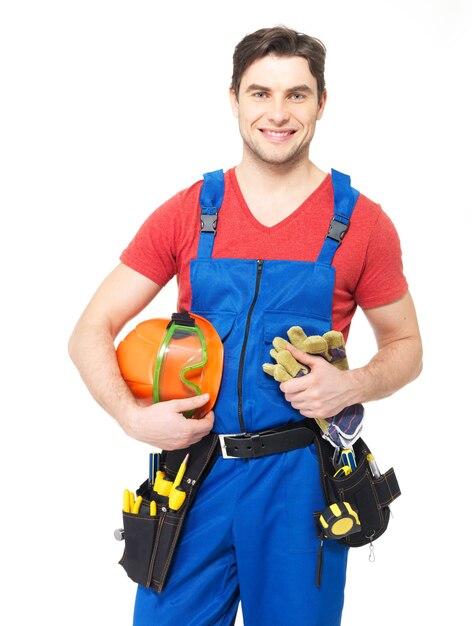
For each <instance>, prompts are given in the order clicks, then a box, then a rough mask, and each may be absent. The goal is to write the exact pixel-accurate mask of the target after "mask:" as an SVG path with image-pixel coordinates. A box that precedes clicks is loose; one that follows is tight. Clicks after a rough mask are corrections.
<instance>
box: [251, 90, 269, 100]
mask: <svg viewBox="0 0 472 626" xmlns="http://www.w3.org/2000/svg"><path fill="white" fill-rule="evenodd" d="M253 95H254V97H255V98H258V99H261V98H265V97H266V95H267V94H266V93H265V91H256V92H255V93H254V94H253Z"/></svg>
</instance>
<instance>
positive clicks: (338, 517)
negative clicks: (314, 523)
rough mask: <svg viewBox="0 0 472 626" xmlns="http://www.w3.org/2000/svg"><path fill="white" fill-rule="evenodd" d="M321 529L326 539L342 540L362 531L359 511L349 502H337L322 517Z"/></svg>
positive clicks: (327, 508)
mask: <svg viewBox="0 0 472 626" xmlns="http://www.w3.org/2000/svg"><path fill="white" fill-rule="evenodd" d="M320 527H321V530H322V532H323V534H324V536H325V537H328V538H331V539H341V538H342V537H347V536H348V535H352V534H353V533H357V532H359V531H360V530H361V523H360V521H359V515H358V513H357V511H356V510H355V509H354V508H353V507H352V506H351V505H350V504H349V502H335V503H334V504H330V506H328V507H326V509H325V510H324V511H323V513H322V514H321V515H320Z"/></svg>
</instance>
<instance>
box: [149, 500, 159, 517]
mask: <svg viewBox="0 0 472 626" xmlns="http://www.w3.org/2000/svg"><path fill="white" fill-rule="evenodd" d="M149 515H157V504H156V502H155V501H154V500H151V503H150V505H149Z"/></svg>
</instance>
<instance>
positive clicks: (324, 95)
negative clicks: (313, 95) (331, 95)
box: [316, 89, 328, 121]
mask: <svg viewBox="0 0 472 626" xmlns="http://www.w3.org/2000/svg"><path fill="white" fill-rule="evenodd" d="M327 99H328V92H327V91H326V89H325V90H324V91H323V93H322V94H321V98H320V99H319V102H318V112H317V113H316V120H317V121H318V120H320V119H321V118H322V117H323V113H324V110H325V106H326V100H327Z"/></svg>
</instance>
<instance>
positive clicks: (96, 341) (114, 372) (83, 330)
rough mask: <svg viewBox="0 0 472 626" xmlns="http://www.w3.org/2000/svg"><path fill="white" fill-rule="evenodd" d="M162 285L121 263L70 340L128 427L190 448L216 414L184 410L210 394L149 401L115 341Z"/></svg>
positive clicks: (104, 400)
mask: <svg viewBox="0 0 472 626" xmlns="http://www.w3.org/2000/svg"><path fill="white" fill-rule="evenodd" d="M160 289H161V288H160V286H159V285H157V284H156V283H154V282H153V281H152V280H149V279H148V278H146V277H145V276H142V275H141V274H139V273H138V272H135V271H134V270H132V269H130V268H129V267H127V266H126V265H122V264H120V265H118V266H117V267H116V268H115V269H114V270H113V271H112V272H111V274H109V276H108V277H107V278H106V279H105V280H104V281H103V283H102V284H101V285H100V287H99V288H98V290H97V292H96V293H95V295H94V296H93V298H92V300H91V301H90V303H89V304H88V305H87V307H86V309H85V311H84V312H83V313H82V315H81V317H80V319H79V321H78V322H77V325H76V327H75V329H74V331H73V333H72V336H71V338H70V340H69V354H70V356H71V358H72V360H73V362H74V363H75V365H76V367H77V368H78V370H79V372H80V374H81V376H82V378H83V380H84V382H85V384H86V385H87V387H88V389H89V391H90V393H91V394H92V396H93V397H94V398H95V400H96V401H97V402H98V403H99V404H100V406H101V407H102V408H104V409H105V411H107V412H108V413H109V414H110V415H112V416H113V417H114V418H115V419H116V420H117V421H118V423H119V424H120V426H121V427H122V428H123V430H124V431H125V432H126V433H127V434H128V435H130V436H131V437H134V438H135V439H138V440H140V441H144V442H146V443H150V444H151V445H153V446H156V447H158V448H162V449H166V450H172V449H177V448H185V447H187V446H188V445H190V444H192V443H195V442H197V441H199V440H200V439H201V438H202V437H204V436H205V435H206V434H207V433H208V432H210V430H211V428H212V426H213V413H208V415H206V416H205V417H204V418H202V419H201V420H191V419H186V418H185V417H184V416H183V415H182V413H184V412H185V411H188V410H191V409H194V408H197V407H200V406H203V405H204V404H205V403H206V402H207V401H208V397H207V396H206V395H202V396H198V397H195V398H188V399H183V400H172V401H169V402H161V403H158V404H153V405H151V406H143V405H142V404H139V403H138V402H137V401H136V399H135V398H134V396H133V394H132V393H131V391H130V390H129V388H128V385H127V384H126V383H125V381H124V380H123V378H122V376H121V373H120V370H119V367H118V362H117V359H116V351H115V345H114V340H115V338H116V336H117V334H118V333H119V332H120V330H121V329H122V328H123V327H124V325H125V324H126V323H127V322H128V321H129V320H131V319H132V318H133V317H135V316H136V315H137V314H138V313H139V312H140V311H142V310H143V309H144V307H145V306H146V305H147V304H149V302H151V300H152V299H153V298H154V297H155V296H156V295H157V294H158V293H159V291H160Z"/></svg>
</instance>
